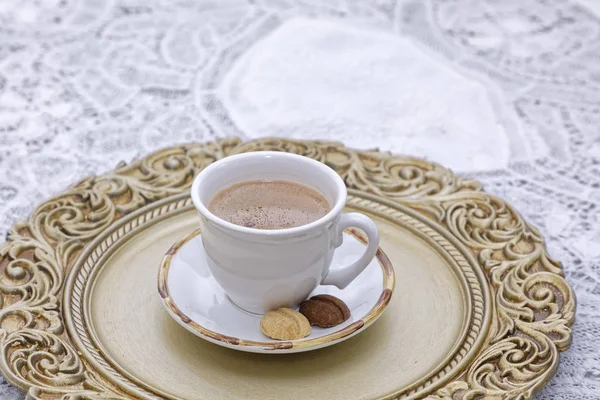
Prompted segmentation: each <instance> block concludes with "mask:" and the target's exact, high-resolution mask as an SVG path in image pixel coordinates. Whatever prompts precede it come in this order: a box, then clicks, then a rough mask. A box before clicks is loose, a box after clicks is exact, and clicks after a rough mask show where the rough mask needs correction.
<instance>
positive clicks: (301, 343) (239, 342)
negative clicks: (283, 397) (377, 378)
mask: <svg viewBox="0 0 600 400" xmlns="http://www.w3.org/2000/svg"><path fill="white" fill-rule="evenodd" d="M348 233H350V234H351V235H352V236H354V237H355V238H357V239H358V240H359V241H360V242H362V243H366V238H365V237H364V236H363V235H362V234H361V233H359V232H358V231H357V230H355V229H348ZM199 234H200V230H199V229H197V230H195V231H194V232H192V233H190V234H189V235H187V236H186V237H184V238H183V239H181V240H179V241H178V242H177V243H175V244H173V246H172V247H171V248H170V249H169V251H167V254H165V256H164V257H163V259H162V261H161V263H160V267H159V268H158V293H159V294H160V297H161V298H162V299H163V302H164V304H165V306H166V307H167V308H168V309H169V312H170V313H172V314H173V315H174V316H176V317H177V318H179V319H180V320H181V322H182V323H184V324H186V325H188V326H190V327H191V328H193V329H194V330H195V331H196V332H198V333H199V334H200V336H204V337H205V338H209V339H212V340H215V341H218V342H223V343H227V344H229V345H234V346H240V347H253V348H257V349H261V350H271V351H273V353H277V352H279V351H281V350H290V349H309V348H319V347H323V345H325V344H327V343H330V342H337V341H339V340H341V339H343V338H346V337H348V336H352V335H354V334H356V333H358V331H360V330H362V329H366V328H368V327H369V326H370V325H371V324H372V323H373V322H375V320H377V318H379V316H380V315H381V314H382V313H383V311H384V310H385V307H386V306H387V305H388V303H389V302H390V299H391V298H392V293H393V291H394V283H395V276H394V269H393V267H392V263H391V262H390V260H389V258H388V257H387V256H386V255H385V253H384V252H383V250H381V248H379V249H377V254H376V255H375V257H376V258H377V261H378V262H379V265H380V267H381V272H382V276H383V286H382V291H381V296H380V297H379V299H378V300H377V303H375V305H374V306H373V307H372V308H371V309H370V310H369V312H368V313H367V314H366V315H365V316H364V317H362V318H361V319H359V320H357V321H355V322H353V323H352V324H350V325H348V326H345V327H344V328H342V329H340V330H338V331H335V332H332V333H330V334H328V335H324V336H320V337H317V338H313V339H301V340H289V341H284V340H280V341H265V342H256V341H252V340H244V339H240V338H236V337H231V336H226V335H222V334H220V333H218V332H214V331H211V330H210V329H207V328H205V327H203V326H202V325H199V324H197V323H196V322H194V321H193V320H192V319H191V318H190V317H188V316H187V315H185V313H184V312H183V311H181V309H180V308H179V307H177V304H176V303H175V301H174V300H173V299H172V298H171V294H170V293H169V285H168V284H167V282H168V279H169V268H170V267H171V259H172V258H173V255H175V254H176V253H177V252H178V251H179V250H180V249H181V247H183V245H185V244H186V243H187V242H189V241H190V240H191V239H193V238H194V237H196V236H198V235H199Z"/></svg>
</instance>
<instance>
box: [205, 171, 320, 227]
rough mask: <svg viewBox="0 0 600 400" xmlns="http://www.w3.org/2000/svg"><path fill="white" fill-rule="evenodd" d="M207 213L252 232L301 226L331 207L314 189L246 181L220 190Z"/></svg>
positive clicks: (295, 185) (282, 183)
mask: <svg viewBox="0 0 600 400" xmlns="http://www.w3.org/2000/svg"><path fill="white" fill-rule="evenodd" d="M208 209H209V210H210V212H212V213H213V214H215V215H216V216H217V217H219V218H222V219H224V220H226V221H228V222H231V223H234V224H236V225H240V226H245V227H250V228H255V229H285V228H293V227H296V226H302V225H306V224H309V223H311V222H313V221H316V220H318V219H320V218H322V217H323V216H325V215H326V214H327V213H328V212H329V211H330V210H331V206H330V204H329V202H328V201H327V199H325V197H323V195H322V194H320V193H319V192H317V191H316V190H314V189H312V188H310V187H308V186H304V185H301V184H299V183H294V182H289V181H281V180H260V181H258V180H257V181H247V182H242V183H238V184H235V185H233V186H230V187H228V188H225V189H223V190H222V191H220V192H219V193H217V195H216V196H215V197H213V199H212V200H211V201H210V204H209V206H208Z"/></svg>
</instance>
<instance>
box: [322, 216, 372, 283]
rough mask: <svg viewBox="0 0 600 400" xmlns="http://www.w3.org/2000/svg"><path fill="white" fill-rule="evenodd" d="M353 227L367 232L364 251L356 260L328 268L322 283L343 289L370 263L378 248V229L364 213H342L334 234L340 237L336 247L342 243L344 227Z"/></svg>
mask: <svg viewBox="0 0 600 400" xmlns="http://www.w3.org/2000/svg"><path fill="white" fill-rule="evenodd" d="M350 227H355V228H358V229H361V230H363V231H364V232H365V233H366V234H367V238H368V240H369V242H368V243H367V248H366V249H365V252H364V253H363V254H362V255H361V256H360V258H359V259H358V260H356V261H355V262H353V263H352V264H350V265H349V266H347V267H344V268H339V269H334V270H329V272H328V273H327V275H325V278H323V280H322V281H321V284H322V285H334V286H337V287H338V288H340V289H344V288H345V287H346V286H348V285H349V284H350V282H352V281H353V280H354V279H355V278H356V277H357V276H358V275H360V273H361V272H363V270H364V269H365V268H366V267H367V265H369V264H370V263H371V260H373V257H375V253H377V249H378V248H379V231H378V230H377V225H375V222H373V220H372V219H371V218H369V217H367V216H366V215H364V214H359V213H348V214H342V216H341V218H340V220H339V221H338V225H337V229H336V236H338V237H339V238H340V240H339V242H338V244H336V247H337V246H339V245H340V244H342V240H343V239H342V233H343V232H344V229H346V228H350Z"/></svg>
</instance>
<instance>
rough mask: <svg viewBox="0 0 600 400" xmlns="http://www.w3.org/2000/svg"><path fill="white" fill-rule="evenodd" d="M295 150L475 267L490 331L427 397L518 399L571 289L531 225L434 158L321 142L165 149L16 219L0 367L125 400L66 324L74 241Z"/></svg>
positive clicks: (1, 310)
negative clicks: (241, 164)
mask: <svg viewBox="0 0 600 400" xmlns="http://www.w3.org/2000/svg"><path fill="white" fill-rule="evenodd" d="M266 149H269V150H279V151H288V152H293V153H298V154H303V155H305V156H308V157H312V158H314V159H317V160H319V161H322V162H324V163H326V164H327V165H329V166H331V167H332V168H333V169H335V170H336V171H337V172H338V173H339V174H340V175H341V176H342V178H343V179H344V181H345V182H346V185H347V186H348V187H350V188H353V189H357V190H360V191H363V192H367V193H372V194H374V195H377V196H381V197H384V198H387V199H389V200H392V201H396V202H399V203H401V204H403V205H405V206H407V207H409V208H412V209H413V210H415V211H417V212H419V213H421V214H423V215H425V216H426V217H428V218H430V219H431V220H433V221H435V222H436V223H438V224H440V225H442V226H444V227H445V228H446V229H447V230H448V231H449V232H450V233H451V234H452V235H453V236H454V237H456V238H457V240H459V241H460V242H462V244H464V245H465V246H466V247H467V248H468V249H470V251H471V252H472V254H473V256H475V257H476V258H477V260H478V261H479V263H480V265H481V266H482V268H483V270H484V272H485V275H486V278H487V280H488V282H489V286H490V289H491V292H492V296H493V299H494V311H493V312H494V316H493V321H492V327H491V330H490V333H489V336H488V340H487V343H486V345H485V346H484V348H483V349H482V351H481V352H480V354H478V356H477V357H476V359H475V360H474V362H473V363H472V364H471V365H470V366H469V368H467V369H466V370H465V371H464V372H463V373H462V374H461V375H460V376H458V377H456V379H455V380H454V381H453V382H451V383H449V384H447V385H446V386H444V387H443V388H441V389H439V390H437V391H436V392H435V393H433V394H431V395H430V396H429V398H430V399H448V400H450V399H452V400H456V399H465V400H467V399H476V398H480V397H482V398H483V397H485V398H516V399H528V398H531V397H532V396H533V393H534V392H535V391H537V390H539V389H540V388H541V387H542V386H543V385H544V384H545V383H546V382H547V381H548V380H549V379H550V378H551V377H552V375H553V374H554V372H555V370H556V367H557V364H558V359H559V352H560V351H564V350H566V349H567V348H568V346H569V344H570V342H571V330H570V327H571V325H572V324H573V321H574V315H575V298H574V295H573V292H572V290H571V288H570V287H569V285H568V284H567V283H566V281H565V280H564V276H563V273H562V269H561V266H560V264H559V263H558V262H556V261H553V260H552V259H550V258H549V256H548V255H547V253H546V250H545V247H544V242H543V239H542V238H541V236H540V234H539V232H538V231H537V230H536V229H535V228H533V227H532V226H530V225H529V224H527V223H526V222H525V221H524V220H523V219H522V217H521V216H520V215H519V214H518V213H517V212H516V211H515V210H514V209H513V208H512V207H510V206H509V205H508V204H507V203H505V202H504V201H503V200H501V199H498V198H496V197H494V196H492V195H489V194H487V193H485V192H483V191H482V190H481V185H480V184H479V183H478V182H476V181H473V180H464V179H461V178H459V177H457V176H456V175H454V174H453V173H452V172H451V171H450V170H448V169H445V168H443V167H441V166H439V165H437V164H433V163H429V162H426V161H423V160H418V159H413V158H409V157H397V156H392V155H389V154H384V153H380V152H377V151H356V150H351V149H348V148H346V147H344V146H343V145H341V144H338V143H331V142H308V141H292V140H286V139H275V138H270V139H259V140H256V141H252V142H247V143H242V142H241V141H240V140H239V139H236V138H233V139H225V140H221V141H218V142H213V143H208V144H191V145H184V146H179V147H174V148H170V149H165V150H162V151H159V152H156V153H154V154H151V155H149V156H148V157H146V158H144V159H142V160H139V161H135V162H133V163H131V164H129V165H125V164H121V165H119V166H117V168H116V169H115V171H113V172H111V173H108V174H105V175H101V176H92V177H89V178H86V179H84V180H83V181H81V182H79V183H77V184H75V185H73V186H72V187H70V188H69V189H68V190H66V191H65V192H63V193H61V194H59V195H58V196H56V197H54V198H52V199H49V200H48V201H46V202H44V203H43V204H42V205H40V206H39V207H38V208H37V209H36V210H35V211H34V212H33V213H32V214H31V216H30V217H29V218H28V219H27V220H26V221H23V222H19V223H17V224H15V226H13V227H12V229H11V230H10V232H9V234H8V236H7V242H6V243H4V244H2V245H1V246H0V350H1V352H2V354H1V356H0V368H1V369H2V372H3V374H4V375H5V376H6V377H7V379H8V380H9V381H10V382H12V383H13V384H15V385H17V386H19V387H21V388H22V389H24V390H27V391H28V397H29V398H32V399H58V398H61V399H82V398H90V399H124V398H128V396H127V394H125V393H123V392H121V391H119V390H118V389H117V388H115V387H113V386H112V385H111V384H110V383H109V382H107V381H106V380H104V379H103V378H102V377H101V376H99V374H97V373H96V372H95V371H94V369H93V368H92V367H91V366H90V365H87V364H86V362H85V361H84V360H83V359H82V358H81V357H80V356H79V354H78V353H77V350H76V349H75V347H74V346H73V345H72V343H71V340H70V338H69V336H68V334H67V332H66V331H65V328H64V324H63V318H62V312H63V305H62V304H61V301H62V297H61V295H62V290H63V285H64V279H65V276H66V275H67V273H68V271H69V270H70V268H71V266H72V265H73V263H74V262H75V260H76V259H77V257H78V256H79V255H80V254H81V252H82V250H83V249H84V247H85V246H86V245H87V244H88V243H90V242H91V241H92V240H93V238H95V237H96V236H97V235H98V234H99V233H100V232H102V231H103V230H104V229H106V228H107V227H108V226H109V225H111V224H112V223H114V222H115V221H117V220H118V219H120V218H122V217H123V216H125V215H127V214H129V213H131V212H132V211H135V210H138V209H140V208H141V207H143V206H145V205H147V204H149V203H152V202H154V201H157V200H160V199H164V198H166V197H169V196H172V195H175V194H179V193H182V192H184V191H186V190H187V189H188V188H189V185H190V184H191V181H192V179H193V177H194V176H195V175H196V174H197V173H198V172H199V171H200V170H201V169H202V168H204V167H205V166H206V165H208V164H210V163H211V162H213V161H215V160H217V159H219V158H222V157H224V156H227V155H230V154H235V153H241V152H246V151H256V150H266Z"/></svg>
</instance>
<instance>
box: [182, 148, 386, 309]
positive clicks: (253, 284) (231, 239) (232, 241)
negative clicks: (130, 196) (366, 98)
mask: <svg viewBox="0 0 600 400" xmlns="http://www.w3.org/2000/svg"><path fill="white" fill-rule="evenodd" d="M263 179H271V180H286V181H291V182H296V183H300V184H303V185H306V186H308V187H311V188H313V189H316V190H318V191H319V192H320V193H321V194H323V196H325V198H326V199H327V200H328V201H329V204H330V205H331V206H332V208H331V211H329V212H328V213H327V214H326V215H325V216H324V217H322V218H320V219H318V220H316V221H314V222H311V223H309V224H306V225H302V226H298V227H294V228H286V229H275V230H261V229H254V228H247V227H244V226H239V225H235V224H233V223H230V222H228V221H225V220H223V219H221V218H219V217H217V216H216V215H214V214H213V213H211V212H210V211H209V210H208V204H209V203H210V201H211V200H212V199H213V197H214V196H215V195H216V194H217V193H218V192H219V191H221V190H222V189H225V188H227V187H229V186H231V185H234V184H236V183H240V182H245V181H253V180H263ZM191 194H192V201H193V203H194V205H195V206H196V209H197V210H198V212H199V213H200V234H201V237H202V243H203V245H204V249H205V253H206V259H207V262H208V265H209V268H210V270H211V272H212V274H213V276H214V278H215V279H216V280H217V282H218V283H219V284H220V285H221V286H222V287H223V290H224V291H225V293H227V295H228V296H229V298H230V299H231V301H233V303H235V304H236V305H237V306H238V307H240V308H242V309H244V310H246V311H249V312H252V313H257V314H264V313H265V312H267V311H270V310H273V309H276V308H278V307H291V308H293V307H295V306H297V305H298V304H299V303H300V302H301V301H303V300H304V299H306V297H307V296H308V295H309V294H310V292H312V291H313V289H315V287H317V286H318V285H319V284H321V285H335V286H337V287H338V288H340V289H343V288H345V287H346V286H348V284H349V283H350V282H352V281H353V280H354V279H355V278H356V277H357V276H358V275H359V274H360V273H361V272H362V271H363V270H364V269H365V268H366V267H367V265H369V263H370V262H371V260H372V259H373V257H374V256H375V253H376V251H377V248H378V245H379V233H378V231H377V226H376V225H375V223H374V222H373V221H372V220H371V219H370V218H368V217H367V216H365V215H363V214H359V213H347V214H342V209H343V208H344V205H345V204H346V197H347V195H348V193H347V190H346V186H345V185H344V182H343V180H342V179H341V178H340V176H339V175H338V174H337V173H336V172H335V171H333V170H332V169H331V168H329V167H328V166H326V165H325V164H322V163H320V162H318V161H315V160H313V159H310V158H307V157H303V156H299V155H295V154H290V153H283V152H272V151H261V152H252V153H244V154H239V155H234V156H230V157H226V158H223V159H221V160H219V161H216V162H215V163H213V164H211V165H210V166H208V167H206V168H205V169H204V170H203V171H202V172H200V174H199V175H198V176H197V177H196V179H194V182H193V184H192V189H191ZM349 227H356V228H359V229H361V230H363V231H364V232H365V233H366V235H367V237H368V244H367V246H366V247H365V252H364V253H363V254H362V256H361V257H360V258H359V259H358V260H356V261H355V262H353V263H351V264H350V265H348V266H345V267H343V268H336V269H333V270H330V269H329V267H330V265H331V260H332V258H333V253H334V251H335V249H336V247H338V246H340V245H341V244H342V232H343V231H344V229H346V228H349Z"/></svg>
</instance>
